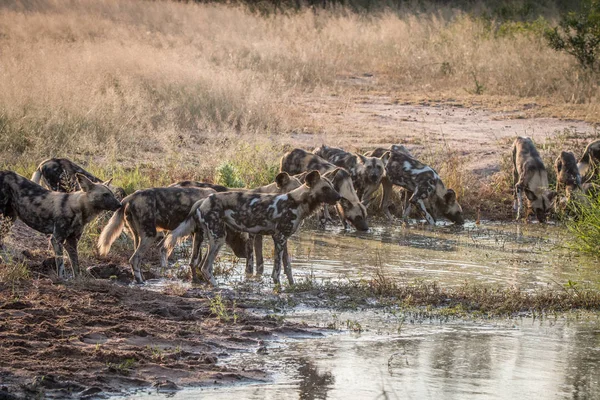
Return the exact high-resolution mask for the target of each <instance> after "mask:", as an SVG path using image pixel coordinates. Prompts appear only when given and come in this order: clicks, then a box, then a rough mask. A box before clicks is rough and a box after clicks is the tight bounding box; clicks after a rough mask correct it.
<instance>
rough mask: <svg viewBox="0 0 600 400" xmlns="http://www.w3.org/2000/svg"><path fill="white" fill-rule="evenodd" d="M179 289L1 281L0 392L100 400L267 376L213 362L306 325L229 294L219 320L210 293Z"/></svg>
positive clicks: (9, 396)
mask: <svg viewBox="0 0 600 400" xmlns="http://www.w3.org/2000/svg"><path fill="white" fill-rule="evenodd" d="M184 292H185V293H179V295H169V294H163V293H157V292H151V291H148V290H144V289H140V288H136V287H130V286H123V285H121V284H119V283H117V282H110V281H106V280H95V279H84V280H81V279H80V280H76V281H72V282H68V283H66V284H65V283H58V282H53V281H52V280H51V279H49V278H40V279H32V280H28V281H25V282H21V283H15V284H13V285H11V284H8V283H0V365H1V366H2V368H1V370H0V382H1V384H0V388H1V390H0V399H14V398H27V399H29V398H98V397H99V396H104V395H106V394H108V393H113V394H114V393H117V392H123V391H125V390H132V389H139V388H147V389H150V390H172V389H173V388H181V387H183V386H187V385H194V386H202V385H220V384H227V383H232V382H240V381H264V380H268V379H269V376H268V372H267V371H262V370H235V369H230V368H228V367H226V366H223V365H222V364H220V363H219V362H220V361H221V360H223V359H225V360H226V359H227V358H228V357H229V356H230V355H231V354H232V353H235V352H239V351H244V352H247V351H260V349H261V348H263V347H262V344H263V340H265V339H269V338H273V337H274V336H281V335H286V334H287V333H289V332H296V333H297V332H298V331H299V330H301V331H304V330H305V329H303V328H302V329H301V328H298V327H294V326H293V325H292V324H289V323H283V322H281V321H276V320H273V319H269V318H266V317H265V318H263V317H257V316H252V315H250V314H248V313H246V312H245V311H244V310H242V309H239V308H235V309H234V308H233V305H234V303H232V301H231V300H228V299H227V297H228V296H227V293H226V292H223V293H224V294H223V304H224V306H225V308H224V310H225V311H224V314H222V315H221V316H220V317H219V316H217V315H215V314H214V313H213V312H211V308H210V303H211V300H210V299H209V298H208V297H209V295H207V293H210V297H214V296H215V295H216V293H215V292H214V291H213V292H199V291H196V292H195V294H194V291H193V290H189V291H184ZM196 296H200V297H196ZM213 301H214V300H213ZM306 332H307V333H308V331H306Z"/></svg>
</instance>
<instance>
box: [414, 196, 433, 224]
mask: <svg viewBox="0 0 600 400" xmlns="http://www.w3.org/2000/svg"><path fill="white" fill-rule="evenodd" d="M417 204H418V205H419V207H420V208H421V211H423V213H425V219H426V220H427V222H429V224H430V225H435V219H433V217H432V216H431V214H429V212H428V211H427V207H425V203H424V202H423V199H419V200H417Z"/></svg>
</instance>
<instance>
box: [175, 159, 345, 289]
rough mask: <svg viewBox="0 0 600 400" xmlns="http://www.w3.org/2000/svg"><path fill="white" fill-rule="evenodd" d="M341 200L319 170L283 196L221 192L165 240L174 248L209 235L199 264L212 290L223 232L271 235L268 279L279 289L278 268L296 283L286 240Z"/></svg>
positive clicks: (224, 235)
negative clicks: (195, 234)
mask: <svg viewBox="0 0 600 400" xmlns="http://www.w3.org/2000/svg"><path fill="white" fill-rule="evenodd" d="M339 199H340V195H339V193H338V192H337V191H336V190H335V189H334V188H333V184H332V183H331V182H330V181H329V180H328V179H326V178H323V177H321V174H319V172H318V171H312V172H310V173H309V174H308V175H307V176H306V180H305V184H304V185H302V186H300V187H299V188H297V189H295V190H292V191H291V192H289V193H285V194H279V195H276V194H261V193H250V192H225V193H216V194H213V195H210V196H209V197H208V198H207V199H205V200H203V201H201V202H198V203H196V204H195V205H194V208H193V210H192V212H191V213H190V215H189V216H188V217H187V218H186V220H185V221H184V222H183V223H182V224H181V225H180V226H179V227H177V229H175V230H174V231H173V232H171V234H170V235H169V236H167V238H166V240H165V247H166V248H167V249H172V248H173V247H174V245H175V243H176V242H177V240H178V239H179V238H181V237H184V236H187V235H188V234H189V233H190V232H192V231H194V230H195V229H198V228H197V226H201V227H202V228H201V229H203V230H204V231H205V232H206V233H207V236H208V241H209V244H208V253H207V255H206V256H205V257H204V259H203V261H202V274H203V275H204V277H205V278H206V280H207V281H209V282H210V283H211V284H212V285H213V286H216V284H217V283H216V281H215V278H214V276H213V273H212V270H213V262H214V260H215V257H216V256H217V254H218V252H219V249H220V248H221V247H222V246H223V243H224V241H225V237H226V234H225V228H226V227H230V228H232V229H235V230H240V231H243V232H248V233H250V234H255V235H256V234H259V235H271V236H272V238H273V242H274V244H275V260H274V263H273V273H272V274H271V277H272V278H273V282H274V283H275V284H279V275H280V272H281V263H282V262H283V264H284V269H285V274H286V275H287V278H288V281H289V283H290V284H293V283H294V279H293V276H292V267H291V263H290V260H289V255H288V252H287V240H288V238H289V237H290V236H291V235H292V234H294V233H295V232H296V231H297V230H298V228H299V226H300V224H301V222H302V221H303V220H304V218H306V217H307V216H309V215H310V214H311V213H312V212H313V211H314V210H315V209H316V208H317V207H318V206H319V205H320V204H322V203H327V204H334V203H336V202H337V201H338V200H339Z"/></svg>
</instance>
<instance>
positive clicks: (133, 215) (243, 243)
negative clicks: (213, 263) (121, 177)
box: [98, 187, 248, 283]
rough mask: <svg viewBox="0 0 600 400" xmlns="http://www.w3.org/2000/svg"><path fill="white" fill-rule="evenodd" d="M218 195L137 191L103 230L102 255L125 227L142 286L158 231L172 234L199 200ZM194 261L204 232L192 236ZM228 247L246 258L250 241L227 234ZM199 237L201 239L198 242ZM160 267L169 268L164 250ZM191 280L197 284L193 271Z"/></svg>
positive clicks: (191, 190)
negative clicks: (147, 256)
mask: <svg viewBox="0 0 600 400" xmlns="http://www.w3.org/2000/svg"><path fill="white" fill-rule="evenodd" d="M213 193H216V192H215V190H213V189H210V188H194V187H187V188H181V187H158V188H151V189H144V190H138V191H136V192H135V193H133V194H130V195H129V196H127V197H125V198H124V199H123V201H122V204H123V207H121V209H120V210H119V211H118V212H116V213H115V214H114V215H113V216H112V217H111V219H110V220H109V221H108V224H107V225H106V226H105V227H104V229H103V230H102V233H101V234H100V238H99V239H98V249H99V250H100V255H102V256H105V255H106V254H108V252H109V251H110V247H111V245H112V243H113V242H114V241H115V239H116V238H117V237H118V236H119V235H120V234H121V231H122V230H123V227H124V226H125V225H126V226H127V230H128V231H129V232H130V234H131V236H132V237H133V245H134V248H135V251H134V253H133V255H132V256H131V258H130V259H129V262H130V263H131V268H132V271H133V276H134V278H135V280H136V282H137V283H143V282H144V278H143V276H142V273H141V269H140V266H141V264H142V257H143V256H144V254H145V253H146V252H147V251H148V249H149V248H150V246H152V244H153V243H155V242H156V239H157V237H158V231H172V230H173V229H175V228H176V227H177V226H178V225H179V224H180V223H181V222H182V221H183V220H185V218H186V217H187V215H188V214H189V212H190V210H191V208H192V205H193V204H194V203H195V202H197V201H198V200H202V199H205V198H206V197H208V196H209V195H210V194H213ZM193 233H194V235H193V245H192V259H194V258H195V257H196V255H198V254H200V252H201V250H200V244H201V243H202V239H201V238H202V235H203V233H202V232H201V231H194V232H193ZM227 233H228V235H227V244H229V245H230V246H231V248H232V249H233V251H234V253H235V254H236V256H238V257H246V251H247V246H248V240H247V239H246V238H245V237H243V235H242V234H240V233H238V232H233V231H228V232H227ZM198 236H200V239H198ZM160 264H161V266H162V267H163V268H166V267H167V253H166V251H164V250H163V248H162V247H161V251H160ZM192 278H193V280H194V282H197V281H198V279H197V277H196V270H195V269H194V268H192Z"/></svg>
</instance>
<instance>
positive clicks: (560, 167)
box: [554, 156, 562, 174]
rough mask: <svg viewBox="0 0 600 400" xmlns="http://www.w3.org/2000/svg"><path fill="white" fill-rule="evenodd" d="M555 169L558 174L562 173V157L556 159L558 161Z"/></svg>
mask: <svg viewBox="0 0 600 400" xmlns="http://www.w3.org/2000/svg"><path fill="white" fill-rule="evenodd" d="M554 168H555V169H556V172H557V174H558V173H560V170H561V169H562V159H561V158H560V156H558V157H557V158H556V161H555V162H554Z"/></svg>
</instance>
